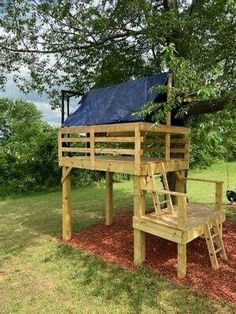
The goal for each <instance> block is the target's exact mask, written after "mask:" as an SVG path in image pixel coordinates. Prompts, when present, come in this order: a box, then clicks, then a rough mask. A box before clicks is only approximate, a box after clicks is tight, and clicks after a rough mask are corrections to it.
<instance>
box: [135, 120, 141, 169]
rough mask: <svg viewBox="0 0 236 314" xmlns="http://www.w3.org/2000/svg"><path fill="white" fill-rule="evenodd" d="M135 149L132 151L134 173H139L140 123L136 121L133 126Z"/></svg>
mask: <svg viewBox="0 0 236 314" xmlns="http://www.w3.org/2000/svg"><path fill="white" fill-rule="evenodd" d="M134 132H135V144H134V145H135V151H134V167H135V169H134V173H135V175H140V172H141V136H140V134H141V132H140V125H139V123H137V125H136V126H135V131H134Z"/></svg>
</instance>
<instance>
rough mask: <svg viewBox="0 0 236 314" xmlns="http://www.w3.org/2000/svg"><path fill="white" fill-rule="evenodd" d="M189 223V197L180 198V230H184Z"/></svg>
mask: <svg viewBox="0 0 236 314" xmlns="http://www.w3.org/2000/svg"><path fill="white" fill-rule="evenodd" d="M186 222H187V197H186V195H183V196H182V195H179V196H178V228H180V229H184V228H185V227H186Z"/></svg>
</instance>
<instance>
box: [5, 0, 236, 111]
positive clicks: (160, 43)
mask: <svg viewBox="0 0 236 314" xmlns="http://www.w3.org/2000/svg"><path fill="white" fill-rule="evenodd" d="M0 8H1V12H2V13H1V15H0V27H1V36H0V48H1V49H0V60H1V62H0V71H1V72H0V74H1V83H2V85H3V84H4V82H5V79H6V75H7V73H9V72H11V73H13V74H14V78H15V80H16V81H17V82H18V84H19V85H20V86H21V88H22V89H23V90H24V91H29V90H36V91H38V92H46V93H48V94H49V96H50V97H51V98H52V99H54V105H57V104H58V101H57V96H58V91H59V90H60V89H61V88H62V87H64V88H67V89H70V90H77V91H82V92H83V91H85V90H87V89H88V88H91V87H93V86H97V87H100V86H104V85H108V84H113V83H119V82H121V81H125V80H129V79H131V78H135V77H139V76H143V75H146V74H150V73H153V72H160V71H162V70H165V69H167V68H171V70H172V71H173V72H174V75H175V90H174V93H173V97H175V99H177V103H182V102H183V97H184V98H185V99H186V98H188V97H190V101H189V102H190V103H192V102H193V100H192V96H194V102H207V103H206V106H207V105H208V106H209V110H213V109H212V108H213V107H214V106H216V104H218V105H219V103H220V104H221V105H222V106H223V103H229V104H231V105H232V104H233V103H234V104H235V102H234V101H235V93H234V92H235V90H234V86H235V74H234V73H235V72H234V70H235V50H236V46H235V45H236V44H235V22H236V21H235V11H236V3H235V1H234V0H192V1H186V0H156V1H154V0H119V1H118V0H101V1H94V0H84V1H77V0H76V1H75V0H61V1H56V0H40V1H39V0H8V1H0ZM22 69H24V71H25V69H27V73H24V75H23V76H22V73H21V72H22ZM204 104H205V103H204ZM172 105H173V102H172V104H171V103H170V104H169V107H171V106H172ZM169 107H168V110H169ZM199 108H200V107H199ZM205 108H206V107H205ZM214 108H215V107H214ZM217 108H220V109H222V108H221V107H220V106H219V107H217ZM187 109H188V107H187V106H186V107H184V110H187ZM190 109H191V107H190Z"/></svg>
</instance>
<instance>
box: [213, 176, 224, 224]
mask: <svg viewBox="0 0 236 314" xmlns="http://www.w3.org/2000/svg"><path fill="white" fill-rule="evenodd" d="M215 209H216V210H217V211H220V212H221V213H222V218H224V209H223V182H220V181H218V182H216V183H215Z"/></svg>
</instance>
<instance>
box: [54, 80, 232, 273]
mask: <svg viewBox="0 0 236 314" xmlns="http://www.w3.org/2000/svg"><path fill="white" fill-rule="evenodd" d="M162 76H163V74H162ZM156 77H157V81H158V80H159V79H160V75H159V76H158V75H156ZM146 79H147V80H148V79H149V78H146ZM144 80H145V79H143V81H144ZM140 81H142V80H138V84H141V83H142V82H140ZM154 81H155V80H154ZM135 82H136V81H132V82H129V83H124V84H120V85H116V90H115V92H117V93H120V92H121V91H120V89H122V88H123V90H124V89H125V91H126V90H127V89H129V88H130V89H132V88H133V85H132V84H135ZM167 82H168V86H169V87H171V77H170V76H169V77H168V74H165V76H164V79H163V80H162V82H160V81H158V82H153V81H152V82H151V84H153V85H154V84H158V83H159V84H161V83H162V85H164V84H166V83H167ZM149 83H150V81H149ZM129 84H130V85H129ZM126 85H128V87H127V86H126ZM144 85H145V84H144ZM147 85H148V84H146V85H145V87H144V88H147ZM110 88H112V87H110ZM149 90H150V86H148V91H147V90H146V91H147V92H148V93H149ZM108 92H109V88H105V89H100V90H98V92H97V93H95V96H94V95H92V96H91V98H89V97H85V99H84V100H83V99H82V102H83V103H82V105H80V106H79V108H78V109H77V111H76V112H75V113H73V114H72V115H69V117H68V118H67V120H66V123H65V124H64V126H63V127H62V128H60V129H59V131H58V155H59V165H60V166H61V167H62V173H63V174H62V180H61V182H62V194H63V202H62V211H63V228H62V230H63V234H62V237H63V240H65V241H68V240H70V239H71V236H72V230H71V212H72V209H71V173H72V172H71V170H72V169H73V168H81V169H90V170H99V171H104V172H105V173H106V208H105V223H106V224H107V225H110V224H112V221H113V181H112V175H113V173H123V174H130V175H133V180H134V215H133V228H134V263H135V264H137V265H141V264H142V263H143V262H144V261H145V234H146V233H150V234H153V235H155V236H158V237H161V238H164V239H167V240H170V241H173V242H175V243H177V245H178V266H177V271H178V276H179V277H184V276H185V275H186V245H187V243H188V242H190V241H192V240H193V239H195V238H197V237H199V236H205V238H206V243H207V247H208V251H209V257H210V261H211V265H212V267H213V268H214V269H217V268H218V267H219V266H218V258H217V257H218V255H219V256H221V257H222V258H223V259H226V253H225V249H224V245H223V242H222V222H223V221H224V219H225V218H224V211H223V206H222V188H223V182H222V181H213V180H200V179H192V178H187V177H185V174H186V170H188V169H189V150H190V143H189V137H188V134H189V131H190V130H189V129H188V128H186V127H180V126H174V125H171V119H170V115H168V117H167V118H166V124H163V125H159V126H153V124H152V123H150V122H147V121H137V118H133V119H135V121H133V122H132V121H130V120H128V122H126V121H125V119H124V121H123V120H122V119H121V122H122V123H114V121H112V123H110V122H111V121H110V120H109V119H108V122H109V123H101V124H99V123H97V122H99V121H97V120H96V119H95V123H94V124H91V120H90V121H89V123H88V124H89V125H85V123H86V121H85V123H83V124H82V125H80V123H81V122H80V121H81V115H82V114H83V110H85V109H86V106H88V104H86V101H87V102H88V103H89V104H91V102H92V100H93V99H95V100H94V104H95V105H94V107H95V109H97V110H99V109H98V107H96V101H97V99H99V97H100V98H102V96H103V95H101V94H102V93H105V94H106V95H105V96H106V97H107V93H108ZM112 92H113V94H112V95H113V99H114V90H112ZM141 92H142V90H141ZM135 93H136V92H135ZM148 93H146V94H145V95H147V94H148ZM150 93H151V92H150ZM143 94H144V93H143ZM143 94H142V95H143ZM108 95H109V93H108ZM93 97H94V98H93ZM135 97H137V95H135V96H134V98H135ZM145 97H146V96H145ZM88 98H89V99H88ZM115 99H116V98H115ZM123 99H124V97H123V95H122V98H121V100H119V101H122V100H123ZM102 100H103V101H104V99H103V98H102ZM126 100H127V99H124V100H123V101H124V102H125V101H126ZM128 100H129V101H130V98H129V99H128ZM143 101H144V100H143V99H142V102H143ZM145 101H146V99H145ZM92 103H93V102H92ZM112 103H114V106H115V104H116V100H114V102H111V104H112ZM141 105H144V103H143V104H141ZM141 105H139V106H141ZM128 107H129V108H130V106H128ZM84 108H85V109H84ZM63 110H64V109H63ZM90 110H94V108H93V107H90ZM106 110H107V108H106ZM90 112H91V111H89V113H90ZM101 114H102V113H101ZM111 114H112V112H111ZM126 116H127V115H126ZM71 117H72V118H71ZM90 118H91V117H90ZM98 118H99V117H98ZM102 119H104V118H103V117H102ZM67 121H69V123H67ZM168 172H172V173H175V175H176V179H177V181H176V182H177V184H176V189H175V191H170V189H169V185H168V180H167V174H168ZM157 177H160V179H161V180H159V181H157V180H156V178H157ZM187 180H195V181H199V182H203V183H206V184H207V183H210V184H215V208H212V209H210V208H207V207H205V206H203V205H199V204H198V205H196V204H191V203H189V202H188V198H187V194H186V193H185V191H186V181H187ZM147 193H150V194H151V196H152V200H153V211H150V209H147V208H146V206H145V204H146V201H145V198H146V195H147ZM173 198H175V200H176V202H173ZM173 203H175V204H173ZM160 254H161V252H160Z"/></svg>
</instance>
